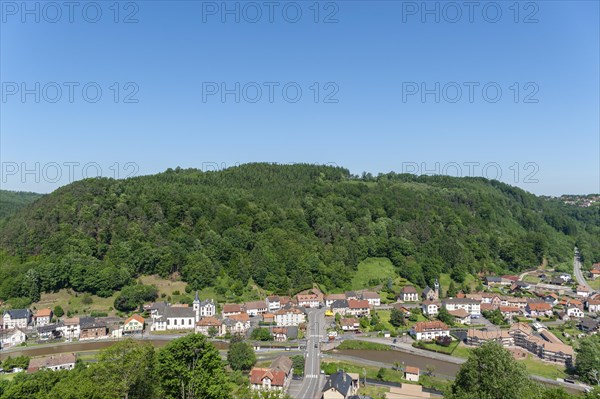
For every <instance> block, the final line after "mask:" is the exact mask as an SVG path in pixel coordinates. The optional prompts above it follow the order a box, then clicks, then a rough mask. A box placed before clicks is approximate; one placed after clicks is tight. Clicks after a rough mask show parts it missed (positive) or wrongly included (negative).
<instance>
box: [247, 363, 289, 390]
mask: <svg viewBox="0 0 600 399" xmlns="http://www.w3.org/2000/svg"><path fill="white" fill-rule="evenodd" d="M292 371H293V368H292V360H291V359H290V358H289V357H287V356H279V357H278V358H276V359H275V360H273V362H272V363H271V365H270V366H269V367H268V368H258V367H254V368H252V370H250V388H251V389H252V390H260V391H273V390H277V391H282V392H286V391H287V389H288V387H289V386H290V382H291V381H292V375H293V373H292Z"/></svg>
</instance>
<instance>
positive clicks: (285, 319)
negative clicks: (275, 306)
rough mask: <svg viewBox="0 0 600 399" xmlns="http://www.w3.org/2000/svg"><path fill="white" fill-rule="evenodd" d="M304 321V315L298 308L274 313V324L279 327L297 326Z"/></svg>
mask: <svg viewBox="0 0 600 399" xmlns="http://www.w3.org/2000/svg"><path fill="white" fill-rule="evenodd" d="M305 321H306V314H304V312H303V311H302V310H300V309H298V308H291V309H280V310H278V311H277V312H275V324H276V325H277V326H279V327H281V326H298V325H300V324H302V323H304V322H305Z"/></svg>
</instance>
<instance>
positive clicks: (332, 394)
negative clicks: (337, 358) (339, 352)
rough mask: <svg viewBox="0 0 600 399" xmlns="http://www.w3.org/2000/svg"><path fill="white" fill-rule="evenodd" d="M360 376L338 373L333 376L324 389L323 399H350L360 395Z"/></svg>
mask: <svg viewBox="0 0 600 399" xmlns="http://www.w3.org/2000/svg"><path fill="white" fill-rule="evenodd" d="M359 388H360V382H359V375H358V374H354V373H346V372H344V371H338V372H336V373H334V374H331V375H330V376H329V378H328V379H327V382H326V383H325V386H324V387H323V395H322V396H321V398H322V399H348V398H349V397H350V396H352V395H356V394H357V393H358V389H359Z"/></svg>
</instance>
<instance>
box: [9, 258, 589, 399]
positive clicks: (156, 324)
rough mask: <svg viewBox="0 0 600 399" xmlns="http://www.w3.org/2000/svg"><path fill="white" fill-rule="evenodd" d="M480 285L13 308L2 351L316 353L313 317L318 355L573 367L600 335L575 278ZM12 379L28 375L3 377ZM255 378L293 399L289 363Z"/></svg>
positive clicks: (339, 386) (46, 363)
mask: <svg viewBox="0 0 600 399" xmlns="http://www.w3.org/2000/svg"><path fill="white" fill-rule="evenodd" d="M531 276H534V277H535V280H536V281H538V282H537V283H530V282H527V281H531V280H533V279H532V278H531ZM598 276H600V263H596V264H594V265H593V269H592V270H591V271H590V272H589V276H588V278H589V280H592V281H593V280H595V279H596V278H597V277H598ZM479 285H480V288H483V289H482V290H478V291H475V292H463V291H457V292H456V293H453V292H451V294H454V295H452V296H449V295H448V291H449V290H448V287H446V289H445V290H443V289H442V287H441V286H440V284H439V281H438V280H436V281H435V282H434V284H433V286H432V287H425V288H424V289H421V288H419V287H417V286H416V285H413V284H410V283H407V284H405V285H404V286H403V287H402V288H401V289H400V290H399V291H398V292H396V293H394V297H393V299H394V300H390V294H389V292H384V291H383V290H382V291H380V292H377V291H375V290H369V289H365V290H357V291H348V292H344V293H332V294H325V293H323V292H322V291H321V290H320V289H319V288H317V287H314V288H312V289H309V290H305V291H302V292H300V293H298V294H296V295H295V296H279V295H268V296H266V297H265V298H264V300H257V301H250V302H244V303H216V302H215V301H214V300H213V299H211V298H204V299H201V298H200V296H199V294H198V292H196V293H195V297H194V300H193V303H192V305H191V306H190V305H188V304H176V303H173V304H172V303H168V302H166V301H161V302H154V303H147V304H144V305H143V307H142V309H141V310H143V311H140V312H136V313H134V314H131V315H130V316H129V317H127V318H118V317H91V316H86V317H57V316H56V315H54V314H53V310H52V309H49V308H45V309H37V310H34V311H32V310H30V309H8V310H5V311H4V312H3V316H2V323H1V327H2V328H1V329H0V338H1V343H2V350H3V351H7V350H8V351H10V350H11V348H16V347H23V346H27V345H29V344H33V343H35V344H36V345H43V344H44V343H56V342H63V341H64V342H98V341H103V340H107V341H108V340H115V339H122V338H124V337H132V338H136V339H144V338H146V339H152V337H156V338H163V339H164V338H169V337H176V336H180V335H181V334H182V333H192V332H193V333H197V334H203V335H205V336H207V337H209V338H210V339H215V340H227V339H230V338H231V337H232V336H234V335H241V336H243V337H245V338H246V339H248V340H250V341H252V342H253V347H254V349H255V350H256V351H257V352H260V351H261V350H263V349H264V348H265V347H266V346H270V347H271V348H272V347H273V346H275V347H276V348H279V349H281V350H284V351H289V350H294V353H297V351H302V350H306V349H307V346H309V345H310V338H309V337H308V335H309V333H308V329H309V328H311V327H310V325H309V314H310V313H311V312H313V311H315V312H320V313H319V315H322V317H323V323H322V326H320V328H322V330H323V334H321V335H319V337H320V338H319V339H318V340H317V341H315V344H314V347H315V348H316V347H317V344H318V347H319V348H318V350H319V351H321V350H322V351H324V352H327V351H332V350H333V351H335V349H336V348H337V347H340V345H342V344H343V343H344V342H348V341H360V342H369V341H370V342H377V343H384V344H386V345H389V346H390V347H391V348H393V349H397V350H407V348H408V347H409V346H410V347H413V348H415V349H416V350H425V351H431V352H432V355H435V354H436V353H441V354H448V355H450V354H452V352H453V350H454V349H455V348H456V347H458V346H460V347H461V348H465V349H467V350H468V348H474V347H477V346H480V345H482V344H483V343H485V342H488V341H496V342H498V343H500V344H502V346H504V347H506V348H507V349H509V350H510V351H511V352H512V353H513V356H514V357H515V358H517V359H519V358H526V357H528V356H534V357H536V358H537V359H539V360H540V361H541V362H545V363H548V364H555V365H557V366H560V367H562V368H569V367H571V366H572V365H573V362H574V348H573V344H574V343H575V342H576V340H577V339H580V338H582V337H584V336H586V335H590V334H596V333H597V332H598V330H599V329H600V319H599V318H598V313H599V312H600V294H598V293H595V292H593V291H590V290H589V289H588V288H587V287H585V286H583V285H580V284H578V283H577V282H575V281H573V278H572V276H571V275H570V274H568V273H564V272H563V273H558V272H556V273H553V272H549V271H545V272H540V271H538V270H536V271H529V272H526V273H523V274H522V275H520V276H516V275H504V276H485V277H483V278H482V279H481V282H480V284H479ZM315 314H316V313H315ZM311 348H312V347H311ZM309 349H310V348H309ZM309 352H310V351H309ZM0 353H2V352H0ZM306 356H307V357H308V356H309V354H308V353H307V354H306ZM315 356H319V357H322V354H320V352H318V353H317V354H316V355H315ZM76 362H77V356H76V354H75V353H60V354H53V355H50V356H45V357H40V358H33V359H31V361H30V363H29V367H28V368H27V370H26V371H27V372H35V371H37V370H40V369H52V370H60V369H72V368H73V367H74V366H75V364H76ZM10 371H17V372H18V371H24V370H21V369H19V368H16V369H15V370H0V372H4V373H6V372H10ZM423 373H424V370H420V369H419V368H418V367H415V366H414V365H409V364H406V365H404V367H403V380H405V382H406V383H404V384H401V385H400V386H399V387H394V388H393V389H391V391H390V392H389V393H388V395H387V396H386V397H388V398H389V397H392V398H394V397H398V398H402V397H407V396H402V395H406V394H410V395H413V396H410V397H435V393H429V392H426V391H423V390H421V387H420V386H418V385H417V386H415V384H417V383H418V382H419V378H420V375H422V374H423ZM319 374H323V370H320V372H317V375H316V377H313V378H320V376H319ZM249 380H250V385H251V387H252V388H253V389H256V390H274V389H276V390H280V391H283V392H289V393H290V394H291V395H292V396H295V395H294V392H292V391H293V388H290V386H293V384H292V380H293V367H292V360H290V357H289V356H285V355H279V356H277V357H276V358H275V359H274V360H272V362H271V363H270V364H269V365H268V366H265V365H261V367H258V366H257V367H254V368H252V370H251V371H250V373H249ZM359 387H360V376H358V375H357V374H356V373H346V372H344V371H343V370H342V371H339V370H338V371H337V372H335V373H332V374H331V375H330V376H329V378H328V379H327V382H326V384H325V385H324V386H323V387H322V388H320V389H321V390H322V397H323V398H326V399H327V398H349V397H352V395H356V394H358V392H359ZM403 392H404V393H403ZM393 395H397V396H393ZM418 395H422V396H418ZM431 395H433V396H431Z"/></svg>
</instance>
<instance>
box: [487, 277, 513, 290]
mask: <svg viewBox="0 0 600 399" xmlns="http://www.w3.org/2000/svg"><path fill="white" fill-rule="evenodd" d="M511 284H512V280H509V279H507V278H504V277H498V276H487V277H486V278H485V285H487V286H488V287H497V286H506V285H511Z"/></svg>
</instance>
